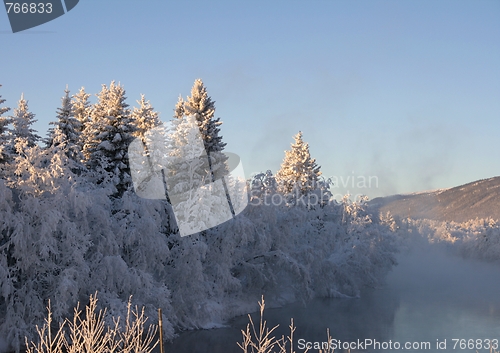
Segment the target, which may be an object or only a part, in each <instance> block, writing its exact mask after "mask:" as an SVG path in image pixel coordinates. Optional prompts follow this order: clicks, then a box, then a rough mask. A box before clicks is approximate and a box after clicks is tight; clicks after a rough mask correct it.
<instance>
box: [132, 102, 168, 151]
mask: <svg viewBox="0 0 500 353" xmlns="http://www.w3.org/2000/svg"><path fill="white" fill-rule="evenodd" d="M137 103H138V104H139V107H134V109H133V111H132V114H131V117H132V120H133V122H134V125H135V127H136V129H137V130H136V131H135V132H134V136H135V137H139V138H141V140H143V141H144V139H145V136H144V135H145V134H146V132H147V131H150V130H152V129H154V128H155V127H158V126H159V125H160V124H161V121H160V118H159V117H158V113H157V112H155V110H154V108H153V107H152V106H151V103H149V101H147V100H146V98H145V97H144V94H141V99H140V100H138V101H137Z"/></svg>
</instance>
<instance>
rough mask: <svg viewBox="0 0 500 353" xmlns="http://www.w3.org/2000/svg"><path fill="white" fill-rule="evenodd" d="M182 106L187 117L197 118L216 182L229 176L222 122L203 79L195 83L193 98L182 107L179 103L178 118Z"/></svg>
mask: <svg viewBox="0 0 500 353" xmlns="http://www.w3.org/2000/svg"><path fill="white" fill-rule="evenodd" d="M181 106H182V107H183V109H184V114H185V115H192V116H194V117H195V118H196V121H197V123H198V126H199V128H200V132H201V136H202V138H203V143H204V145H205V149H206V151H207V154H208V156H209V163H210V171H211V172H212V179H213V180H215V179H218V178H220V177H221V176H222V175H225V174H227V170H226V165H225V163H224V162H225V161H226V157H225V155H223V154H222V153H221V152H222V151H223V150H224V147H225V146H226V144H225V143H224V142H222V136H219V132H220V128H219V126H220V125H221V124H222V122H221V121H220V118H217V119H215V118H214V114H215V101H213V100H212V98H210V97H209V95H208V93H207V89H206V87H205V85H204V84H203V81H202V80H201V79H197V80H195V81H194V85H193V88H192V89H191V96H190V97H187V100H186V101H185V102H184V104H182V105H181V101H179V102H178V103H177V106H176V116H177V115H178V114H180V107H181ZM178 110H179V113H178Z"/></svg>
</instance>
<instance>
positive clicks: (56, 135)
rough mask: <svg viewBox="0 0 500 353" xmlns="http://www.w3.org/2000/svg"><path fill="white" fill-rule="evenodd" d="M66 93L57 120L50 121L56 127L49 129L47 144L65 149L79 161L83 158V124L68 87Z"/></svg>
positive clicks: (58, 109) (58, 110) (73, 158)
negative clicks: (80, 141) (77, 117)
mask: <svg viewBox="0 0 500 353" xmlns="http://www.w3.org/2000/svg"><path fill="white" fill-rule="evenodd" d="M64 93H65V94H64V96H63V97H62V98H61V107H59V108H57V116H56V118H57V120H56V121H54V122H50V124H51V125H55V127H54V128H51V129H49V133H48V138H47V139H46V145H47V147H50V146H54V147H56V148H59V149H61V150H63V151H64V152H65V153H66V154H67V156H68V157H69V158H71V159H72V160H74V161H78V162H79V161H80V160H81V159H82V155H81V151H80V146H79V140H80V131H81V125H82V124H81V123H80V121H79V120H78V119H76V118H75V116H74V109H73V104H72V102H71V98H70V96H69V90H68V88H67V87H66V89H65V90H64Z"/></svg>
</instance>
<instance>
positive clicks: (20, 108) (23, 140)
mask: <svg viewBox="0 0 500 353" xmlns="http://www.w3.org/2000/svg"><path fill="white" fill-rule="evenodd" d="M35 122H36V120H35V114H33V113H32V112H30V111H29V108H28V101H26V100H25V99H24V94H22V95H21V99H20V100H19V102H18V105H17V108H15V109H14V115H13V116H12V126H13V129H12V132H11V139H10V147H11V149H12V150H13V151H14V153H15V154H22V153H23V151H24V149H25V148H28V147H34V146H35V145H36V143H37V142H38V140H40V136H38V135H37V134H36V131H35V130H34V129H32V128H31V125H33V124H34V123H35Z"/></svg>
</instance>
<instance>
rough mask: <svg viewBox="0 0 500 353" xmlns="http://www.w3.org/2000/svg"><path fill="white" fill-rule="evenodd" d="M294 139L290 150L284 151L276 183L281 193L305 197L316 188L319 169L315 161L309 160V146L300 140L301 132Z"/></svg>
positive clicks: (319, 173)
mask: <svg viewBox="0 0 500 353" xmlns="http://www.w3.org/2000/svg"><path fill="white" fill-rule="evenodd" d="M294 139H295V143H293V144H292V146H291V147H292V148H291V150H289V151H285V158H284V159H283V163H282V164H281V169H280V170H279V171H278V172H277V173H276V181H277V182H278V187H279V191H280V192H282V193H285V194H288V193H292V192H293V193H298V194H299V196H301V195H307V194H308V193H309V192H310V191H313V190H315V189H316V188H318V180H319V176H320V175H321V172H320V168H321V167H320V166H318V165H317V164H316V159H314V158H311V154H310V153H309V144H308V143H306V142H304V141H303V140H302V132H300V131H299V133H298V134H297V135H295V136H294Z"/></svg>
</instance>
